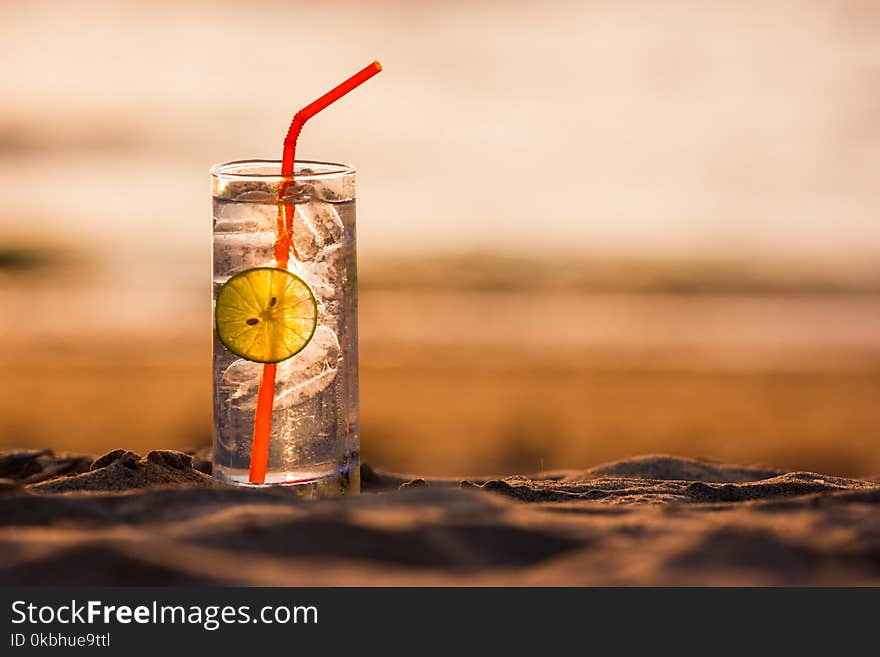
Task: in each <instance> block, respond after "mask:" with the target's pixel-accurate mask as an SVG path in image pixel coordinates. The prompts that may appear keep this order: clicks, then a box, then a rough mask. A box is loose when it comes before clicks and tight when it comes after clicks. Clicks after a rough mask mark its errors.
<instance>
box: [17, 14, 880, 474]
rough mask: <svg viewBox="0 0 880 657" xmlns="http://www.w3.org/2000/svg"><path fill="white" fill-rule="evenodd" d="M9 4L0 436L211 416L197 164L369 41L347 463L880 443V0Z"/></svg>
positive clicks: (159, 432) (194, 424)
mask: <svg viewBox="0 0 880 657" xmlns="http://www.w3.org/2000/svg"><path fill="white" fill-rule="evenodd" d="M0 7H2V10H0V11H2V19H3V24H4V36H3V38H2V40H0V60H2V61H3V63H4V75H3V76H2V77H0V97H2V98H3V102H2V104H0V193H2V199H3V202H2V204H0V338H2V340H0V345H2V346H0V372H2V376H0V446H5V447H11V446H24V447H51V448H54V449H57V450H70V451H77V452H101V451H104V450H109V449H111V448H116V447H126V448H129V449H134V450H136V451H144V450H146V449H150V448H160V447H173V448H185V447H200V446H205V445H208V444H209V443H210V437H211V392H210V386H211V374H210V372H211V365H210V330H211V324H210V321H211V320H210V300H209V294H210V284H209V270H210V257H211V256H210V254H211V246H210V242H211V227H210V211H211V203H210V187H209V184H210V180H209V175H208V168H209V167H210V165H211V164H212V163H214V162H220V161H228V160H233V159H243V158H248V157H269V158H277V157H280V150H281V139H282V137H283V134H284V132H285V130H286V128H287V125H288V123H289V121H290V118H291V116H292V114H293V112H294V111H295V110H296V109H298V108H299V107H301V106H302V105H303V104H304V103H306V102H308V101H310V100H312V99H313V98H315V97H316V96H318V95H320V94H321V93H323V92H324V91H326V90H327V89H328V88H329V87H331V86H333V85H335V84H336V83H337V82H339V81H340V80H342V79H343V78H345V77H347V76H348V75H349V74H351V73H352V72H354V71H355V70H357V69H359V68H361V67H362V66H364V65H366V64H367V63H369V62H370V61H372V60H373V59H379V60H380V61H381V62H382V63H383V65H384V67H385V70H384V72H383V73H382V74H381V75H380V76H379V77H377V78H375V79H374V80H372V81H370V82H369V83H368V84H367V85H366V86H365V87H364V88H362V89H359V90H358V91H357V92H355V93H354V94H352V95H351V96H350V97H348V98H347V99H346V100H345V101H344V102H341V103H339V104H338V105H335V106H334V107H333V108H332V109H330V110H328V111H327V112H325V113H323V114H322V115H321V116H320V117H318V118H316V119H314V120H313V121H312V122H310V124H309V125H308V127H307V129H306V130H305V131H304V133H303V136H302V138H301V140H300V146H299V149H298V154H299V155H300V156H301V157H303V158H313V159H324V160H332V161H343V162H352V163H354V164H355V165H356V166H357V167H358V169H359V174H358V175H359V178H358V215H359V226H358V232H359V253H360V266H361V274H360V282H361V297H360V308H361V338H362V341H361V411H362V445H363V449H362V458H363V460H364V461H366V462H369V463H371V464H372V465H374V466H376V467H379V468H385V469H393V470H399V471H408V472H417V473H420V474H426V475H428V474H431V475H436V474H481V473H510V472H535V471H538V470H541V469H546V470H551V469H559V468H580V467H587V466H591V465H595V464H597V463H599V462H602V461H606V460H609V459H614V458H620V457H624V456H628V455H634V454H640V453H646V452H667V453H676V454H683V455H690V456H701V457H708V458H714V459H720V460H725V461H732V462H756V461H762V462H768V463H772V464H773V465H779V466H783V467H789V468H797V469H809V470H816V471H824V472H830V473H833V474H844V475H845V474H852V475H858V474H870V473H877V472H880V440H878V439H880V422H878V401H880V330H878V328H880V265H878V262H880V260H878V256H880V221H878V216H880V215H878V212H880V186H878V185H877V172H878V171H880V123H878V121H877V117H878V115H880V6H878V5H877V3H875V2H871V1H870V0H864V1H854V0H852V1H851V0H847V1H838V2H818V1H816V2H810V1H807V0H800V1H796V2H792V1H782V0H769V1H767V0H765V1H762V2H737V3H731V2H702V1H698V0H667V1H665V2H650V1H648V0H644V1H638V0H627V1H623V2H620V1H614V0H597V1H593V2H588V3H585V2H576V1H568V0H552V1H548V2H543V3H530V2H494V1H488V2H483V3H472V2H465V1H463V0H461V1H445V2H439V1H434V2H428V1H423V2H404V1H403V0H400V1H386V2H383V3H366V2H347V1H344V0H336V1H335V2H332V3H316V2H292V1H289V0H276V1H262V0H251V1H250V2H247V3H242V2H207V1H200V0H174V1H173V2H172V1H163V0H150V1H149V2H147V1H146V0H137V1H126V2H122V1H118V0H117V1H115V2H110V1H107V2H103V1H98V0H79V1H78V2H76V3H61V2H33V1H30V0H17V1H16V2H12V1H11V0H3V2H2V4H0Z"/></svg>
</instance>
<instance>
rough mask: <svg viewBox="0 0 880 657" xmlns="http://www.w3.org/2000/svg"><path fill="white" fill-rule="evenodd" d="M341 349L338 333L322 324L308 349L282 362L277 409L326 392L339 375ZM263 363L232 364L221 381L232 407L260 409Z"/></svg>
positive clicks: (221, 391)
mask: <svg viewBox="0 0 880 657" xmlns="http://www.w3.org/2000/svg"><path fill="white" fill-rule="evenodd" d="M340 355H341V350H340V348H339V340H337V339H336V334H335V333H334V332H333V330H332V329H330V328H329V327H327V326H319V327H318V328H317V329H315V334H314V335H313V336H312V339H311V340H310V341H309V343H308V344H307V345H306V346H305V348H304V349H303V350H302V351H301V352H299V353H298V354H296V355H295V356H293V357H292V358H288V359H287V360H285V361H283V362H281V363H279V364H278V369H277V370H276V373H275V402H274V405H273V409H274V410H279V409H284V408H290V407H292V406H296V405H298V404H301V403H302V402H304V401H306V400H307V399H310V398H312V397H314V396H315V395H317V394H318V393H320V392H321V391H323V390H324V389H325V388H326V387H327V386H329V385H330V384H331V383H332V382H333V379H334V378H336V372H337V370H338V368H339V358H340ZM262 371H263V365H262V364H261V363H254V362H252V361H249V360H244V359H239V360H236V361H235V362H233V363H232V365H230V366H229V367H228V368H226V371H224V372H223V376H222V377H221V378H220V383H219V384H218V388H219V392H220V395H221V397H223V398H225V399H226V400H227V401H228V405H229V408H230V410H231V409H233V408H234V409H256V407H257V395H258V393H259V388H260V377H261V375H262Z"/></svg>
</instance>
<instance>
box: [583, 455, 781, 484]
mask: <svg viewBox="0 0 880 657" xmlns="http://www.w3.org/2000/svg"><path fill="white" fill-rule="evenodd" d="M587 472H588V473H589V474H591V475H595V476H599V477H601V476H608V477H640V478H642V479H665V480H681V481H704V482H710V483H739V482H744V481H757V480H759V479H768V478H770V477H775V476H777V475H781V474H784V471H783V470H777V469H774V468H766V467H761V466H742V465H723V464H720V463H712V462H711V461H701V460H697V459H689V458H683V457H681V456H667V455H665V454H659V455H658V454H651V455H648V456H637V457H635V458H630V459H624V460H621V461H614V462H612V463H605V464H602V465H600V466H598V467H595V468H592V469H590V470H588V471H587Z"/></svg>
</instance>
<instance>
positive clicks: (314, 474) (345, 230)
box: [211, 160, 360, 496]
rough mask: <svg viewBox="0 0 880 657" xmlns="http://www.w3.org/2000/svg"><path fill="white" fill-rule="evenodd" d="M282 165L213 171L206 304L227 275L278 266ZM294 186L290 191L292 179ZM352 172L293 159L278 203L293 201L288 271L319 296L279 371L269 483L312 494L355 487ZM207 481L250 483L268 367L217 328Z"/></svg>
mask: <svg viewBox="0 0 880 657" xmlns="http://www.w3.org/2000/svg"><path fill="white" fill-rule="evenodd" d="M279 172H280V163H279V162H277V161H263V160H261V161H255V160H253V161H243V162H230V163H228V164H222V165H217V166H215V167H213V168H212V170H211V174H212V182H213V201H214V203H213V205H214V240H213V242H214V255H213V299H214V301H215V302H216V299H217V292H218V291H219V289H220V288H221V286H222V285H223V284H224V283H225V282H226V281H227V280H228V279H229V278H230V277H231V276H232V275H233V274H236V273H238V272H240V271H243V270H245V269H250V268H252V267H265V266H269V267H273V266H276V265H275V261H274V251H273V249H274V244H275V236H276V232H275V231H276V222H277V220H278V217H279V210H280V208H279V204H280V203H279V194H278V191H279V188H280V186H281V185H282V184H283V183H285V181H284V180H283V179H282V178H281V176H280V175H279ZM288 182H289V181H288ZM354 189H355V172H354V169H353V168H352V167H349V166H347V165H341V164H330V163H324V162H306V161H302V162H300V161H298V162H297V163H296V168H295V170H294V183H293V185H292V186H290V187H289V188H288V189H287V191H286V192H285V194H286V196H285V197H284V201H285V202H287V203H293V204H294V205H295V207H296V213H295V216H294V223H293V247H294V253H293V254H292V255H291V258H290V262H289V264H288V267H287V269H288V270H290V271H291V272H293V273H294V274H296V275H297V276H299V277H300V278H302V279H303V280H304V281H305V282H306V283H307V284H308V285H309V286H310V287H311V289H312V291H313V292H314V294H315V298H316V300H317V305H318V322H317V328H316V329H315V333H314V335H313V336H312V339H311V340H310V341H309V343H308V344H307V345H306V346H305V348H303V350H302V351H300V352H299V353H298V354H296V355H294V356H293V357H291V358H289V359H287V360H285V361H282V362H280V363H278V365H277V374H276V378H275V396H274V403H273V410H272V431H271V435H270V443H269V460H268V466H267V470H266V478H265V484H266V485H271V484H284V485H291V486H297V487H299V488H298V490H299V491H300V492H302V493H304V494H306V495H309V496H319V495H331V494H338V493H344V492H357V491H358V489H359V484H360V481H359V457H358V451H359V444H360V443H359V440H360V439H359V426H358V349H357V339H358V336H357V252H356V233H355V194H354ZM213 360H214V378H213V380H214V476H215V477H217V478H218V479H220V480H221V481H224V482H227V483H231V484H241V485H253V484H249V467H250V456H251V443H252V440H253V429H254V415H255V410H256V405H257V393H258V391H259V383H260V376H261V373H262V369H263V365H262V364H261V363H256V362H252V361H248V360H244V359H242V358H239V357H238V356H236V355H235V354H233V353H232V352H230V351H229V350H228V349H226V347H225V346H224V345H223V343H222V342H220V340H219V338H218V337H217V329H216V326H215V328H214V345H213Z"/></svg>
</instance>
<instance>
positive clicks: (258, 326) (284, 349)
mask: <svg viewBox="0 0 880 657" xmlns="http://www.w3.org/2000/svg"><path fill="white" fill-rule="evenodd" d="M214 325H215V329H216V331H217V337H218V338H219V340H220V342H221V343H222V344H223V346H225V347H226V348H227V349H228V350H229V351H231V352H232V353H233V354H235V355H236V356H238V357H239V358H244V359H246V360H249V361H253V362H257V363H280V362H281V361H284V360H287V359H288V358H291V357H293V356H295V355H296V354H298V353H299V352H300V351H302V350H303V349H304V348H305V347H306V345H307V344H308V343H309V342H310V341H311V339H312V336H314V334H315V329H316V328H317V325H318V302H317V299H316V298H315V294H314V292H313V291H312V289H311V288H310V287H309V285H308V284H307V283H306V282H305V281H304V280H303V279H302V278H300V277H299V276H297V275H296V274H294V273H292V272H290V271H287V270H286V269H280V268H278V267H254V268H252V269H246V270H244V271H241V272H238V273H236V274H235V275H233V276H231V277H230V278H229V280H227V281H226V282H225V283H224V284H223V286H222V287H221V288H220V290H219V291H218V292H217V299H216V302H215V308H214Z"/></svg>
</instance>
